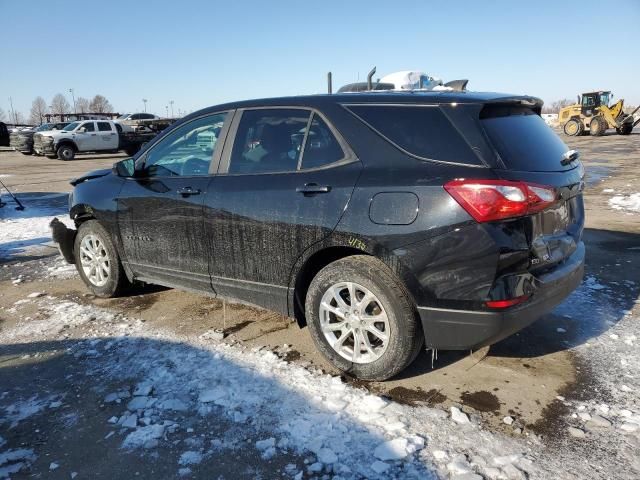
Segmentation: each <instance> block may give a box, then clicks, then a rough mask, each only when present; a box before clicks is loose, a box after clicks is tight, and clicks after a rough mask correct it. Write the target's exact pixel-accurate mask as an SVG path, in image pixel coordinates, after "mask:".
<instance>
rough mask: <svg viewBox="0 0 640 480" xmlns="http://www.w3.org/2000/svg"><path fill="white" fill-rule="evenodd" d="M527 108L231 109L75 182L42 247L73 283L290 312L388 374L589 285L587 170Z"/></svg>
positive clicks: (354, 369)
mask: <svg viewBox="0 0 640 480" xmlns="http://www.w3.org/2000/svg"><path fill="white" fill-rule="evenodd" d="M541 106H542V102H541V101H540V100H539V99H537V98H534V97H528V96H511V95H503V94H493V93H472V92H419V93H418V92H409V93H408V92H396V93H390V92H369V93H351V94H337V95H313V96H300V97H291V98H274V99H267V100H252V101H243V102H237V103H229V104H225V105H219V106H215V107H211V108H206V109H204V110H201V111H199V112H196V113H193V114H191V115H189V116H188V117H185V118H184V119H182V120H181V121H179V122H177V123H176V124H174V125H172V126H171V127H170V128H168V129H167V130H165V131H164V132H163V133H162V134H160V135H158V136H157V137H156V138H155V139H153V140H152V141H151V142H150V143H149V144H148V145H147V146H146V147H145V148H144V149H143V150H142V151H141V152H139V153H138V154H137V155H136V156H135V157H134V158H130V159H125V160H122V161H120V162H118V163H116V164H115V165H114V166H113V168H112V169H110V170H99V171H95V172H91V173H89V174H87V175H85V176H83V177H81V178H78V179H76V180H74V181H73V182H72V185H74V190H73V192H72V193H71V195H70V216H71V218H72V219H73V220H74V222H75V225H76V227H77V230H66V229H65V227H62V229H63V231H60V226H61V225H62V224H61V223H60V222H57V225H56V222H55V221H54V225H53V230H54V238H55V239H56V241H58V242H59V243H60V248H61V251H62V253H63V255H64V256H65V258H66V259H67V260H68V261H70V262H74V263H75V264H76V266H77V269H78V272H79V274H80V276H81V277H82V280H83V281H84V282H85V283H86V285H87V287H88V288H89V289H90V290H91V291H92V292H93V293H95V294H96V295H98V296H101V297H111V296H115V295H118V294H120V293H121V292H123V291H125V289H126V287H128V286H130V285H131V284H132V283H134V282H145V283H153V284H159V285H165V286H169V287H177V288H182V289H187V290H192V291H197V292H202V293H206V294H208V295H212V296H217V297H220V298H235V299H238V300H240V301H243V302H247V303H250V304H253V305H258V306H261V307H264V308H268V309H272V310H275V311H277V312H280V313H282V314H283V315H288V316H290V317H293V318H295V319H296V320H297V321H298V323H299V324H300V325H301V326H305V325H306V326H308V327H309V332H310V333H311V336H312V338H313V340H314V342H315V344H316V346H317V348H318V349H319V350H320V352H321V353H322V354H323V355H324V356H325V357H326V358H327V359H328V360H329V361H330V362H331V363H332V364H333V365H334V366H336V367H337V368H338V369H340V370H343V371H345V372H348V373H350V374H351V375H354V376H356V377H359V378H362V379H368V380H384V379H387V378H389V377H392V376H394V375H396V374H397V373H399V372H400V371H401V370H403V369H404V368H405V367H407V366H408V365H409V364H410V363H411V362H412V361H413V360H414V359H415V357H416V356H417V354H418V353H419V351H420V349H421V348H422V347H423V345H426V348H429V349H453V350H462V349H477V348H480V347H483V346H486V345H490V344H492V343H495V342H497V341H499V340H501V339H503V338H505V337H507V336H509V335H511V334H512V333H514V332H516V331H518V330H520V329H522V328H524V327H525V326H527V325H529V324H530V323H532V322H533V321H535V320H536V319H537V318H539V317H540V316H542V315H543V314H545V313H547V312H549V311H550V310H552V309H553V308H554V307H555V306H556V305H557V304H558V303H560V302H561V301H562V300H563V299H564V298H565V297H567V295H569V293H570V292H571V291H572V290H573V289H575V288H576V286H577V285H578V284H579V283H580V281H581V279H582V276H583V269H584V256H585V248H584V244H583V242H582V241H581V237H582V230H583V225H584V208H583V199H582V197H583V194H582V191H583V188H584V182H583V176H584V169H583V167H582V165H581V162H580V161H579V159H578V154H577V152H575V151H573V150H569V149H568V148H567V146H566V145H565V144H564V143H563V142H562V141H561V140H560V139H559V138H558V136H557V135H556V134H555V133H553V131H552V130H551V129H550V128H549V127H548V126H547V125H545V123H544V121H543V120H542V118H541V117H540V110H541Z"/></svg>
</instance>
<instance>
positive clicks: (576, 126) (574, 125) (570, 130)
mask: <svg viewBox="0 0 640 480" xmlns="http://www.w3.org/2000/svg"><path fill="white" fill-rule="evenodd" d="M563 130H564V133H565V135H569V136H570V137H577V136H579V135H582V132H583V131H584V126H583V125H582V122H581V121H579V120H577V119H575V118H572V119H571V120H569V121H568V122H567V123H565V124H564V127H563Z"/></svg>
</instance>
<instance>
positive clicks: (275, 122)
mask: <svg viewBox="0 0 640 480" xmlns="http://www.w3.org/2000/svg"><path fill="white" fill-rule="evenodd" d="M308 121H309V111H308V110H300V109H284V108H282V109H264V110H247V111H245V112H244V113H243V114H242V119H241V120H240V125H239V126H238V133H237V134H236V140H235V143H234V145H233V151H232V152H231V164H230V166H229V173H269V172H289V171H294V170H296V169H297V168H298V160H299V158H300V150H301V148H302V141H303V140H304V134H305V131H306V129H307V123H308Z"/></svg>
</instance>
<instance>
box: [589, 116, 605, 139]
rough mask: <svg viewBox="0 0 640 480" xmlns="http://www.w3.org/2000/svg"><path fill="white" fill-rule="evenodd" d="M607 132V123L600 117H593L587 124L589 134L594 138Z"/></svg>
mask: <svg viewBox="0 0 640 480" xmlns="http://www.w3.org/2000/svg"><path fill="white" fill-rule="evenodd" d="M606 131H607V121H606V120H605V119H604V118H602V117H600V116H597V117H593V119H592V120H591V123H590V124H589V133H591V135H592V136H594V137H600V136H602V135H604V133H605V132H606Z"/></svg>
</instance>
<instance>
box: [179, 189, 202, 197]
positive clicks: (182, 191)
mask: <svg viewBox="0 0 640 480" xmlns="http://www.w3.org/2000/svg"><path fill="white" fill-rule="evenodd" d="M176 193H177V194H178V195H182V196H183V197H188V196H190V195H199V194H200V190H198V189H197V188H191V187H182V188H179V189H178V190H176Z"/></svg>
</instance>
